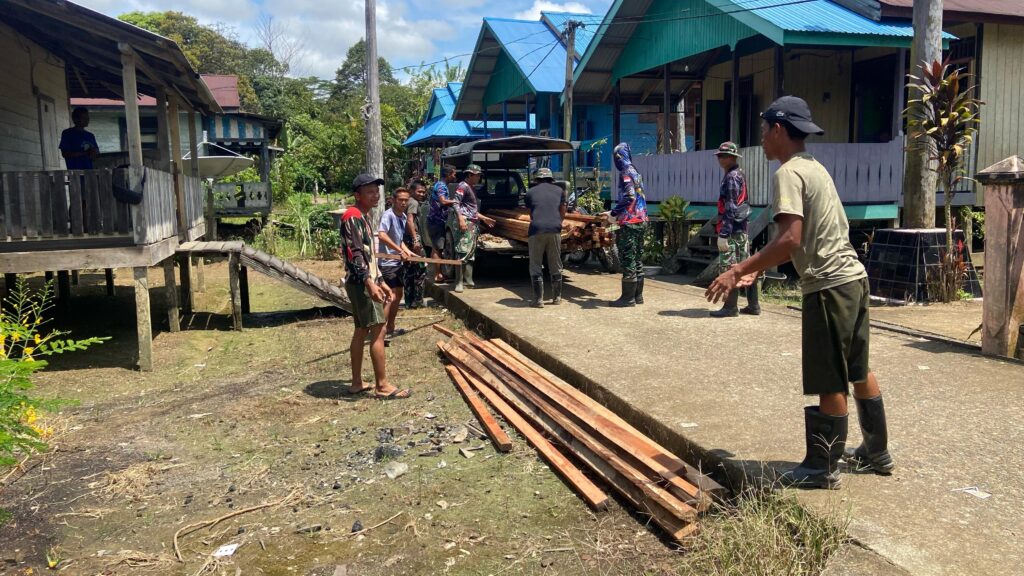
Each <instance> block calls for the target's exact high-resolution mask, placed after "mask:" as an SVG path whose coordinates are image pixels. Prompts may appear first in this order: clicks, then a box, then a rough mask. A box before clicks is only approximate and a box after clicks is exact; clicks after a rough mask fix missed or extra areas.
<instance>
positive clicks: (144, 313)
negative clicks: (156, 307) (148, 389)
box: [132, 266, 153, 372]
mask: <svg viewBox="0 0 1024 576" xmlns="http://www.w3.org/2000/svg"><path fill="white" fill-rule="evenodd" d="M132 276H133V278H134V283H133V285H134V287H135V326H136V331H137V333H138V337H139V364H138V365H139V370H142V371H144V372H149V371H151V370H153V325H152V321H151V320H150V312H149V269H148V268H146V267H145V266H136V267H135V268H132Z"/></svg>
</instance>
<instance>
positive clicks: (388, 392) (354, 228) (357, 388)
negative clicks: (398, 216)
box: [341, 174, 411, 400]
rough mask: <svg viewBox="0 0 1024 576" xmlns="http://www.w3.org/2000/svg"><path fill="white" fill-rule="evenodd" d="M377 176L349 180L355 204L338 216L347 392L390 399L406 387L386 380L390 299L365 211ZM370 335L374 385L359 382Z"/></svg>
mask: <svg viewBox="0 0 1024 576" xmlns="http://www.w3.org/2000/svg"><path fill="white" fill-rule="evenodd" d="M383 184H384V180H383V179H381V178H375V177H373V176H370V175H369V174H360V175H359V176H356V178H355V180H353V181H352V192H353V193H354V194H355V206H352V207H350V208H349V209H348V210H346V211H345V213H344V214H343V215H342V217H341V258H342V260H343V261H344V262H345V293H346V294H348V299H349V302H351V303H352V316H353V319H354V320H355V325H356V328H355V330H354V331H353V332H352V344H351V346H350V347H349V351H350V353H351V360H352V384H351V385H350V386H349V388H348V393H349V394H361V393H363V392H369V391H370V390H373V393H374V395H375V396H376V397H378V398H381V399H385V400H390V399H394V398H408V397H409V396H410V395H411V392H410V391H409V390H408V389H405V390H399V389H398V388H396V387H395V386H392V385H391V384H390V383H388V376H387V367H386V366H385V364H384V360H385V357H384V322H385V317H384V304H386V303H388V302H389V301H390V300H391V299H392V298H393V296H392V294H391V289H390V288H388V286H387V285H386V284H383V283H382V282H380V281H379V280H380V278H379V276H380V274H379V272H378V270H377V261H376V258H374V256H373V254H374V252H373V244H374V242H373V239H374V236H373V233H372V232H370V224H369V222H368V221H367V219H366V217H365V214H366V213H368V212H369V211H370V210H372V209H373V208H374V207H376V206H377V200H379V199H380V186H382V185H383ZM367 336H369V337H370V361H371V362H372V363H373V376H374V380H375V382H376V385H375V386H368V385H366V384H364V383H363V343H364V341H365V340H366V337H367Z"/></svg>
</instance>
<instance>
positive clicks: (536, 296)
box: [530, 276, 544, 308]
mask: <svg viewBox="0 0 1024 576" xmlns="http://www.w3.org/2000/svg"><path fill="white" fill-rule="evenodd" d="M530 306H533V307H534V308H543V307H544V277H543V276H538V277H537V278H534V279H533V300H530Z"/></svg>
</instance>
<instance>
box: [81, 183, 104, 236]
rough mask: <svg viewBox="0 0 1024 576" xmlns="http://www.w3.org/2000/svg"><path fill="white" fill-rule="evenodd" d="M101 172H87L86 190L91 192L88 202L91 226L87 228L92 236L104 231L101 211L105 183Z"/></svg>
mask: <svg viewBox="0 0 1024 576" xmlns="http://www.w3.org/2000/svg"><path fill="white" fill-rule="evenodd" d="M100 173H101V172H100V171H99V170H88V171H86V180H85V182H86V189H87V190H88V192H89V199H88V201H87V202H86V208H87V209H88V212H89V218H88V220H89V225H88V227H87V228H86V230H87V231H88V233H90V234H98V233H102V231H103V217H102V215H101V211H100V207H101V204H100V194H101V192H102V187H103V183H102V181H101V180H100Z"/></svg>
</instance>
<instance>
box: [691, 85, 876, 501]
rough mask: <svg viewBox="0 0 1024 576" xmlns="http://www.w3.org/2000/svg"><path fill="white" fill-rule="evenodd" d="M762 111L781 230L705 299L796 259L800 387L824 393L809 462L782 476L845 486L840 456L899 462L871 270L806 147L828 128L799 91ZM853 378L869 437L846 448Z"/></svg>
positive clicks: (809, 484) (869, 463)
mask: <svg viewBox="0 0 1024 576" xmlns="http://www.w3.org/2000/svg"><path fill="white" fill-rule="evenodd" d="M761 117H762V118H763V121H762V122H761V144H762V146H763V147H764V153H765V156H767V157H768V159H769V160H778V161H779V162H780V163H781V164H782V165H781V166H780V167H779V169H778V171H777V172H776V173H775V175H774V176H773V179H772V205H771V211H772V212H771V213H772V216H773V217H774V219H775V222H776V224H778V228H779V230H778V234H777V235H776V237H775V239H773V240H772V241H771V242H769V243H768V245H767V246H765V247H764V249H762V250H761V251H760V252H758V253H757V254H755V255H754V256H752V257H750V258H747V259H746V260H743V261H742V262H740V263H739V264H737V265H736V266H733V267H732V268H729V269H728V270H726V271H725V272H722V274H720V275H719V276H718V278H716V279H715V280H714V282H712V283H711V286H710V287H709V288H708V289H707V292H706V296H707V298H708V300H709V301H713V302H718V300H719V299H721V298H723V297H728V295H729V294H730V293H731V292H733V291H735V290H736V289H738V288H742V287H744V286H750V285H752V284H753V283H754V282H755V281H756V280H757V276H758V274H759V273H760V272H762V271H764V270H767V269H768V268H771V267H772V266H778V265H779V264H783V263H785V262H788V261H790V260H792V262H793V265H794V266H795V267H796V270H797V273H798V274H799V275H800V289H801V292H802V293H803V306H802V312H801V316H802V319H803V338H802V340H803V346H802V348H803V391H804V394H806V395H816V396H818V405H817V406H807V407H805V408H804V429H805V431H804V440H805V444H806V454H805V456H804V459H803V461H802V462H801V463H800V464H799V465H798V466H797V467H796V468H794V469H793V470H790V471H788V472H786V473H785V474H783V476H782V478H781V480H782V481H783V483H785V484H788V485H792V486H797V487H801V488H830V489H836V488H839V487H840V485H841V481H842V479H841V478H840V475H839V460H840V458H845V459H846V460H847V462H849V463H851V464H853V465H854V466H856V467H857V468H861V469H864V470H870V471H873V472H875V473H878V474H883V475H888V474H890V473H892V470H893V468H894V467H895V465H894V463H893V460H892V457H891V456H890V454H889V451H888V448H887V443H888V431H887V426H886V418H885V408H884V406H883V404H882V393H881V391H880V390H879V386H878V380H877V379H876V378H875V375H874V374H873V373H872V372H871V369H870V368H869V363H868V352H869V336H870V325H869V319H868V298H869V293H868V281H867V273H866V272H865V270H864V266H863V265H861V263H860V261H859V260H857V252H856V251H855V250H854V248H853V245H852V244H851V243H850V224H849V222H848V221H847V219H846V214H845V213H844V212H843V205H842V202H841V201H840V199H839V193H838V192H837V191H836V187H835V183H834V182H833V181H832V177H831V176H829V174H828V172H827V171H826V170H825V167H824V166H822V165H821V164H820V163H819V162H818V161H817V160H815V159H814V157H813V156H811V155H810V154H809V153H807V150H806V148H805V145H804V140H806V138H807V136H808V135H810V134H818V135H820V134H824V133H825V132H824V130H822V129H821V128H819V127H818V126H817V125H816V124H815V123H814V122H813V121H812V120H811V111H810V108H809V107H808V106H807V103H806V102H804V101H803V100H801V99H800V98H797V97H794V96H783V97H782V98H779V99H778V100H776V101H775V102H773V103H772V104H771V106H770V107H769V108H768V110H767V111H765V112H764V113H763V114H761ZM851 382H852V383H853V395H854V399H855V401H856V404H857V414H858V416H859V419H860V427H861V432H863V437H864V441H863V443H862V444H861V446H860V447H858V448H857V449H855V450H848V451H847V450H845V446H846V436H847V425H848V419H849V416H848V413H847V396H848V395H849V385H850V383H851Z"/></svg>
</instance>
